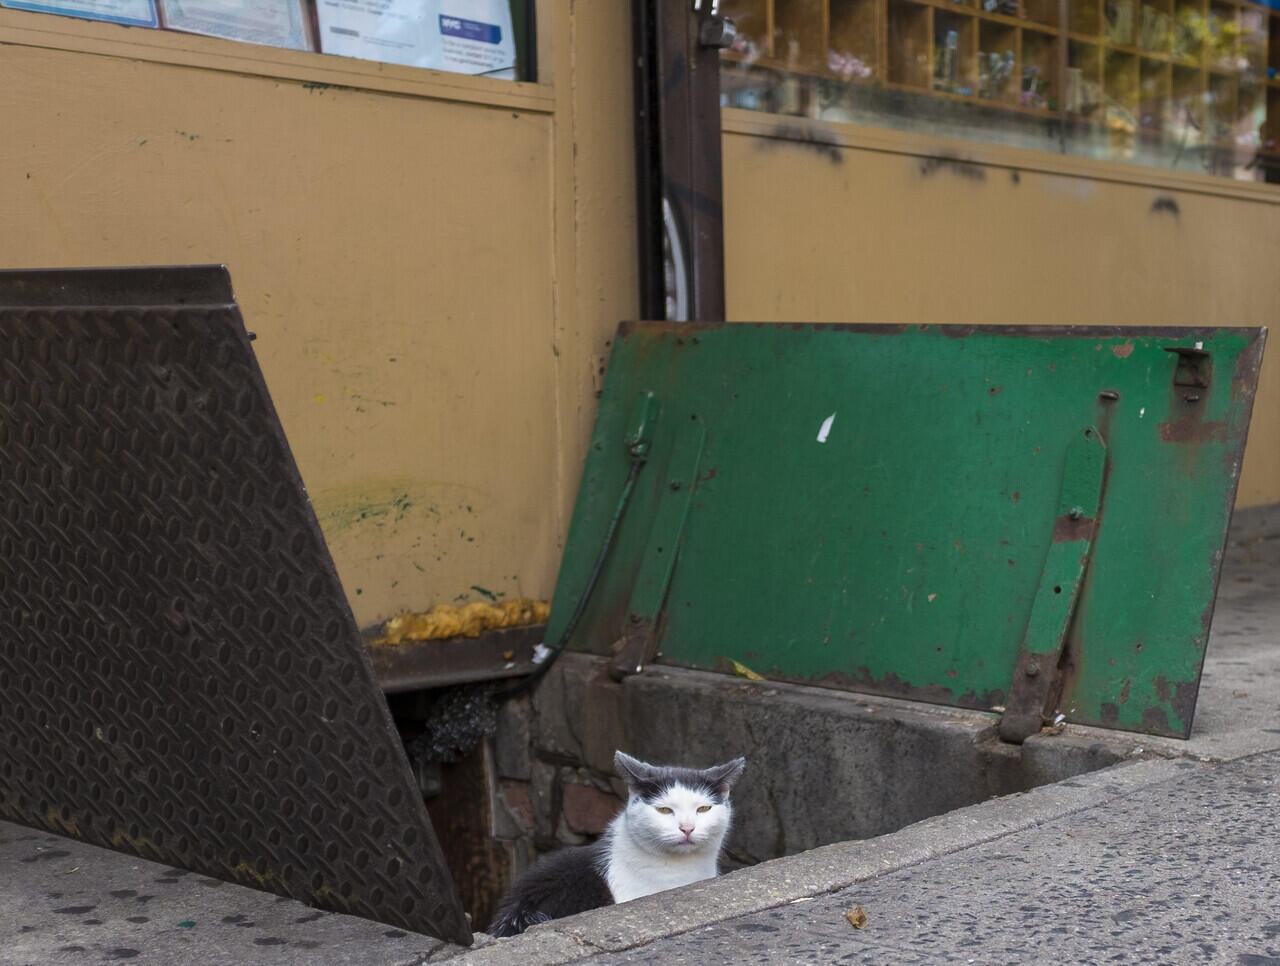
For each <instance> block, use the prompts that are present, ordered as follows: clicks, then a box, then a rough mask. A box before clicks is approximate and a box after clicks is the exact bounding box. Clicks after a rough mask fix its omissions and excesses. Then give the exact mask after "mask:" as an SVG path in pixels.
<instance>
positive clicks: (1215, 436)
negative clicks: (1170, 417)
mask: <svg viewBox="0 0 1280 966" xmlns="http://www.w3.org/2000/svg"><path fill="white" fill-rule="evenodd" d="M1159 430H1160V439H1161V440H1162V441H1164V442H1166V443H1222V442H1225V441H1226V438H1227V424H1226V422H1224V421H1222V420H1211V421H1209V422H1201V421H1200V420H1198V419H1196V418H1195V414H1194V413H1188V415H1187V416H1186V417H1183V418H1181V419H1177V420H1174V421H1172V422H1167V423H1161V424H1160V426H1159Z"/></svg>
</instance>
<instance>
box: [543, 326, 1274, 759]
mask: <svg viewBox="0 0 1280 966" xmlns="http://www.w3.org/2000/svg"><path fill="white" fill-rule="evenodd" d="M1262 345H1263V331H1262V330H1259V329H1208V328H1205V329H1178V328H1165V329H1154V328H1122V329H1121V328H1112V329H1103V328H1047V327H1034V326H1009V327H989V328H977V329H973V328H966V327H949V326H822V325H751V324H743V323H734V324H731V325H710V324H707V325H703V324H689V325H669V324H661V323H635V324H627V325H623V326H622V327H621V329H620V330H619V333H618V338H617V339H616V340H615V342H614V348H613V356H612V359H611V361H610V364H609V373H608V376H607V379H606V382H605V388H604V393H603V395H602V397H601V400H600V409H599V414H598V417H597V421H596V427H595V430H594V432H593V435H592V439H591V446H590V449H589V451H588V459H587V464H586V467H585V469H584V475H583V480H582V484H581V486H580V488H579V496H578V502H577V505H576V507H575V510H574V517H573V521H572V523H571V527H570V532H569V538H568V542H567V544H566V551H565V555H564V558H563V561H562V565H561V570H560V576H559V580H558V584H557V587H556V591H555V601H556V605H557V607H558V606H559V605H560V604H562V603H564V602H569V601H574V600H576V598H577V596H578V594H579V592H580V589H581V588H582V587H583V586H584V583H585V580H586V574H587V572H588V570H589V568H590V565H591V559H592V554H593V552H594V548H595V547H596V546H597V545H598V543H599V540H600V534H601V533H602V532H603V530H604V528H605V526H606V525H607V521H608V515H609V513H610V511H611V509H612V506H613V502H614V501H615V500H616V496H617V493H618V492H619V489H620V487H621V486H622V481H623V479H624V477H625V475H626V473H627V466H628V460H627V453H626V450H625V443H624V438H623V437H624V434H625V431H624V426H625V419H626V414H627V411H628V409H629V408H630V407H631V405H632V401H633V400H634V399H635V398H636V394H637V393H639V392H642V391H647V392H653V393H654V394H655V395H656V396H657V397H658V398H659V399H660V400H661V401H662V407H663V408H662V412H661V413H660V414H659V418H658V424H657V427H656V430H655V435H654V442H653V450H652V454H651V456H650V459H649V463H648V464H647V465H646V468H645V471H644V473H643V474H642V475H641V478H640V481H639V483H638V485H637V487H636V493H635V497H634V498H633V501H632V503H633V506H632V509H631V510H630V511H629V512H628V514H627V517H626V519H625V520H624V521H623V524H622V527H621V529H620V530H619V533H618V537H617V545H616V547H615V549H614V551H613V553H612V555H611V557H610V560H609V564H608V567H607V568H606V571H605V573H604V574H603V575H602V577H601V579H600V582H599V585H598V587H597V590H596V592H595V594H594V595H593V597H592V600H591V603H590V605H589V606H588V608H587V610H586V612H585V614H584V616H583V618H582V621H581V624H580V625H579V627H578V628H577V630H576V631H575V633H574V636H573V638H572V640H571V641H570V644H569V646H570V647H572V648H575V649H578V650H586V651H591V652H594V653H598V654H608V653H609V651H610V647H611V646H612V645H613V644H614V642H616V641H618V640H619V639H620V638H621V637H622V636H623V634H624V632H625V621H626V617H627V613H626V610H627V601H628V600H629V598H630V596H631V594H632V592H633V589H634V584H635V580H636V575H637V573H638V568H639V565H640V561H641V560H642V558H643V554H644V552H645V547H646V546H647V543H648V540H649V535H650V533H651V531H652V529H653V525H654V520H655V515H656V513H657V510H658V507H659V506H660V503H661V499H662V496H663V491H664V490H665V488H666V487H667V478H668V477H667V472H668V471H667V467H668V466H669V465H670V463H671V460H672V454H673V448H674V446H675V440H676V439H677V438H678V433H677V432H676V430H675V428H674V427H676V426H681V425H684V424H687V423H689V422H690V421H696V422H700V423H702V424H703V425H705V427H706V444H705V448H704V451H703V454H702V458H701V461H700V466H699V473H698V481H697V484H696V491H695V493H694V496H693V503H692V506H691V508H690V511H689V518H688V522H687V523H686V525H685V528H684V538H683V543H682V546H681V549H680V559H679V562H678V564H677V566H676V568H675V572H674V574H673V576H672V578H671V583H670V590H669V592H668V595H667V600H666V604H665V608H664V611H663V616H662V620H661V621H659V622H658V623H657V633H658V634H660V635H661V641H660V654H661V658H662V659H663V660H666V661H669V662H671V663H675V664H680V665H685V666H691V667H699V668H709V669H714V668H721V669H724V668H726V667H730V666H731V665H730V664H729V663H728V662H729V661H737V662H739V663H741V664H743V665H745V666H746V667H747V668H750V669H752V670H754V671H756V672H758V673H760V674H763V675H765V676H768V677H772V678H776V679H779V680H791V681H799V682H803V683H810V684H822V685H826V686H830V687H836V688H845V689H849V690H855V691H869V692H873V693H878V694H887V695H892V696H896V697H905V698H912V699H917V700H924V701H932V702H936V703H943V704H950V705H957V706H961V707H968V708H979V709H989V708H992V707H995V706H1001V705H1003V704H1004V700H1005V698H1006V697H1007V694H1008V688H1009V683H1010V681H1011V680H1012V677H1013V674H1014V669H1015V664H1016V661H1017V657H1018V653H1019V647H1020V645H1021V642H1022V637H1023V634H1024V631H1025V630H1026V628H1027V627H1028V622H1029V618H1030V614H1031V605H1032V601H1033V600H1034V598H1035V594H1036V588H1037V585H1038V582H1039V578H1040V574H1041V571H1042V569H1043V565H1044V562H1045V560H1046V555H1047V554H1048V552H1049V549H1050V547H1051V545H1052V544H1053V542H1054V536H1055V525H1056V521H1057V517H1058V516H1059V514H1058V512H1057V511H1058V498H1059V492H1060V489H1061V482H1062V479H1063V470H1064V465H1065V460H1066V453H1067V449H1068V446H1069V445H1070V442H1071V441H1072V440H1073V439H1074V438H1075V437H1076V436H1077V434H1078V433H1079V432H1080V431H1081V427H1085V426H1095V427H1097V429H1098V431H1099V432H1100V433H1101V435H1102V437H1103V438H1104V439H1105V440H1106V443H1107V462H1106V474H1107V481H1106V493H1107V496H1106V505H1105V510H1104V511H1103V512H1102V513H1101V515H1100V517H1099V519H1098V520H1097V530H1096V533H1095V535H1094V541H1093V550H1092V557H1091V561H1090V563H1089V567H1088V570H1087V572H1086V574H1085V577H1084V582H1083V585H1082V588H1081V593H1080V602H1079V607H1078V610H1077V614H1076V619H1075V620H1074V621H1073V622H1072V624H1071V629H1070V631H1069V632H1068V635H1067V641H1066V644H1065V651H1064V658H1063V662H1062V666H1061V679H1060V681H1059V687H1058V688H1057V694H1056V697H1057V698H1058V700H1057V705H1056V706H1057V707H1058V708H1059V709H1060V710H1061V711H1062V712H1063V713H1064V714H1066V716H1067V718H1068V720H1071V721H1076V722H1080V723H1086V724H1097V725H1103V726H1108V727H1113V728H1121V729H1127V730H1136V731H1147V732H1151V733H1155V734H1163V735H1173V736H1179V737H1185V736H1186V735H1187V733H1188V732H1189V730H1190V727H1191V720H1192V714H1193V712H1194V709H1195V697H1196V692H1197V688H1198V684H1199V677H1200V667H1201V663H1202V662H1203V659H1204V651H1205V645H1206V642H1207V639H1208V630H1209V621H1210V617H1211V615H1212V612H1213V600H1214V592H1215V587H1216V584H1217V578H1218V569H1219V564H1220V562H1221V553H1222V548H1223V543H1224V540H1225V534H1226V528H1227V523H1228V520H1229V518H1230V514H1231V507H1232V503H1233V500H1234V494H1235V486H1236V480H1237V477H1238V474H1239V468H1240V460H1241V456H1242V454H1243V451H1244V442H1245V435H1246V431H1247V427H1248V422H1249V415H1250V411H1251V407H1252V403H1253V394H1254V391H1255V389H1256V385H1257V376H1258V367H1259V365H1260V363H1261V358H1262ZM1167 349H1173V350H1181V351H1165V350H1167ZM1197 353H1202V355H1197ZM1187 360H1191V361H1187ZM1191 382H1194V383H1195V384H1194V385H1192V384H1189V383H1191ZM565 621H566V615H565V614H563V613H561V612H560V611H559V610H558V609H557V610H553V612H552V615H551V620H550V622H549V624H548V627H547V634H548V637H549V638H550V639H555V638H556V636H557V634H558V633H559V632H560V629H561V628H563V627H564V626H565Z"/></svg>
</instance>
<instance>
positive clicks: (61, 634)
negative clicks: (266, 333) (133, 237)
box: [0, 267, 471, 943]
mask: <svg viewBox="0 0 1280 966" xmlns="http://www.w3.org/2000/svg"><path fill="white" fill-rule="evenodd" d="M0 336H2V342H0V513H2V514H3V515H2V516H0V698H2V700H0V816H3V817H4V818H6V819H10V820H12V821H16V822H21V823H23V824H26V825H31V826H35V827H38V828H43V829H49V830H51V831H53V832H57V833H60V834H63V835H70V836H74V837H76V838H80V839H83V840H84V841H86V842H91V843H93V844H95V845H103V846H107V847H110V848H114V849H119V850H122V851H126V852H132V853H135V854H137V855H140V856H143V857H145V858H148V859H155V860H157V861H160V862H165V863H169V864H172V865H179V866H183V867H185V868H188V869H193V870H195V871H197V872H201V873H204V874H205V875H209V876H214V877H217V878H220V879H228V880H231V881H233V882H238V883H240V884H242V885H248V886H253V887H257V888H261V889H265V890H267V891H270V892H275V893H278V894H280V895H286V896H292V897H293V898H296V899H300V900H302V901H303V902H307V903H310V904H312V905H315V906H319V907H321V908H324V909H331V910H334V911H337V912H346V913H352V914H354V915H358V916H364V917H367V918H370V919H377V920H381V921H383V922H387V923H392V924H395V925H397V926H402V927H404V928H407V929H412V930H415V931H419V932H426V933H430V934H433V935H435V936H439V937H441V938H444V939H449V940H453V941H455V942H460V943H469V942H470V941H471V936H470V930H469V929H468V926H467V922H466V918H465V916H464V915H463V912H462V908H461V905H460V903H459V901H458V898H457V894H456V892H455V891H454V888H453V883H452V881H451V879H450V877H449V872H448V869H447V868H446V866H445V863H444V859H443V857H442V855H441V852H440V848H439V845H438V843H437V841H436V837H435V833H434V832H433V830H432V828H431V823H430V820H429V819H428V817H427V813H426V809H425V808H424V806H423V803H422V799H421V796H420V793H419V791H418V789H417V786H416V783H415V782H414V779H413V776H412V774H411V773H410V770H409V766H408V762H407V761H406V759H405V756H404V752H403V748H402V746H401V744H400V741H399V738H398V736H397V734H396V731H395V728H394V726H393V725H392V722H391V718H390V714H389V712H388V710H387V706H386V703H385V701H384V699H383V696H382V693H381V691H380V690H379V688H378V685H377V681H376V679H375V678H374V674H373V670H372V668H371V666H370V663H369V659H368V656H367V654H366V653H365V649H364V645H363V643H362V641H361V639H360V636H359V634H358V632H357V629H356V626H355V621H354V619H353V618H352V615H351V611H350V609H349V608H348V606H347V602H346V598H345V596H344V595H343V592H342V587H341V585H340V584H339V582H338V577H337V574H336V572H335V571H334V568H333V563H332V561H331V560H330V558H329V553H328V549H327V548H326V546H325V543H324V539H323V537H322V536H321V534H320V529H319V527H318V526H317V524H316V520H315V516H314V514H313V512H312V509H311V505H310V503H309V502H308V501H307V497H306V493H305V491H304V490H303V487H302V482H301V480H300V478H299V476H298V472H297V469H296V468H295V466H294V463H293V458H292V456H291V454H290V452H289V447H288V444H287V443H286V442H285V438H284V434H283V432H282V430H281V428H280V424H279V421H278V420H277V418H276V414H275V411H274V409H273V407H272V404H271V399H270V397H269V396H268V394H267V389H266V385H265V383H264V382H263V379H262V375H261V373H260V371H259V369H258V366H257V362H256V360H255V359H254V355H253V352H252V350H251V349H250V346H249V339H248V336H247V335H246V333H245V331H244V326H243V324H242V322H241V319H240V312H239V309H238V308H237V307H236V305H235V301H234V298H233V296H232V294H231V287H230V281H229V279H228V278H227V275H226V271H225V269H222V268H216V267H212V268H210V267H206V268H193V269H130V270H113V271H85V272H68V271H58V272H7V273H0Z"/></svg>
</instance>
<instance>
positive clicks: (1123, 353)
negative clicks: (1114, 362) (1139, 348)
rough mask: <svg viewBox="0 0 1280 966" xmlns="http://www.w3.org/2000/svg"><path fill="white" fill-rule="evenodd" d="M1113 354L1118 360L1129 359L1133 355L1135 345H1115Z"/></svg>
mask: <svg viewBox="0 0 1280 966" xmlns="http://www.w3.org/2000/svg"><path fill="white" fill-rule="evenodd" d="M1111 354H1112V355H1114V356H1115V357H1116V358H1117V359H1128V358H1129V356H1131V355H1133V343H1132V342H1126V343H1124V344H1123V345H1113V346H1112V347H1111Z"/></svg>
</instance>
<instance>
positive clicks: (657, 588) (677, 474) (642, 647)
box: [609, 420, 707, 680]
mask: <svg viewBox="0 0 1280 966" xmlns="http://www.w3.org/2000/svg"><path fill="white" fill-rule="evenodd" d="M706 438H707V431H706V427H705V426H703V424H702V423H701V422H699V421H696V420H695V421H690V422H688V423H685V424H683V425H682V426H681V429H680V431H679V439H678V440H677V442H676V446H675V449H674V450H673V451H672V453H671V461H670V462H669V463H668V464H667V472H666V475H665V476H664V477H663V478H662V480H661V482H660V484H659V485H661V486H662V487H663V493H662V497H661V499H660V500H659V503H658V511H657V514H656V515H655V516H654V520H653V529H652V530H651V531H650V532H649V543H648V546H647V547H646V548H645V553H644V556H643V557H642V558H641V560H640V570H639V573H637V574H636V581H635V585H634V586H633V588H632V590H631V597H630V599H629V601H628V602H627V622H626V627H625V628H624V629H623V634H622V639H621V640H620V641H619V644H618V653H617V657H616V659H615V660H614V662H613V665H612V667H611V668H610V671H609V673H610V675H611V676H612V677H613V678H614V679H615V680H621V679H622V678H624V677H626V676H627V675H629V674H639V673H640V672H641V671H642V670H644V666H645V665H646V664H647V663H648V662H649V661H651V660H653V656H654V651H655V649H656V648H657V645H658V636H659V634H658V630H659V628H658V620H659V618H660V616H661V614H662V607H663V605H664V604H665V603H666V599H667V588H668V587H669V586H670V584H671V575H672V573H674V572H675V569H676V558H677V557H678V555H679V550H680V537H681V535H682V534H683V533H684V525H685V520H687V519H688V517H689V504H690V503H691V502H692V500H693V491H694V485H695V484H696V483H697V480H698V463H699V461H700V460H701V459H702V446H703V444H704V443H705V442H706Z"/></svg>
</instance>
